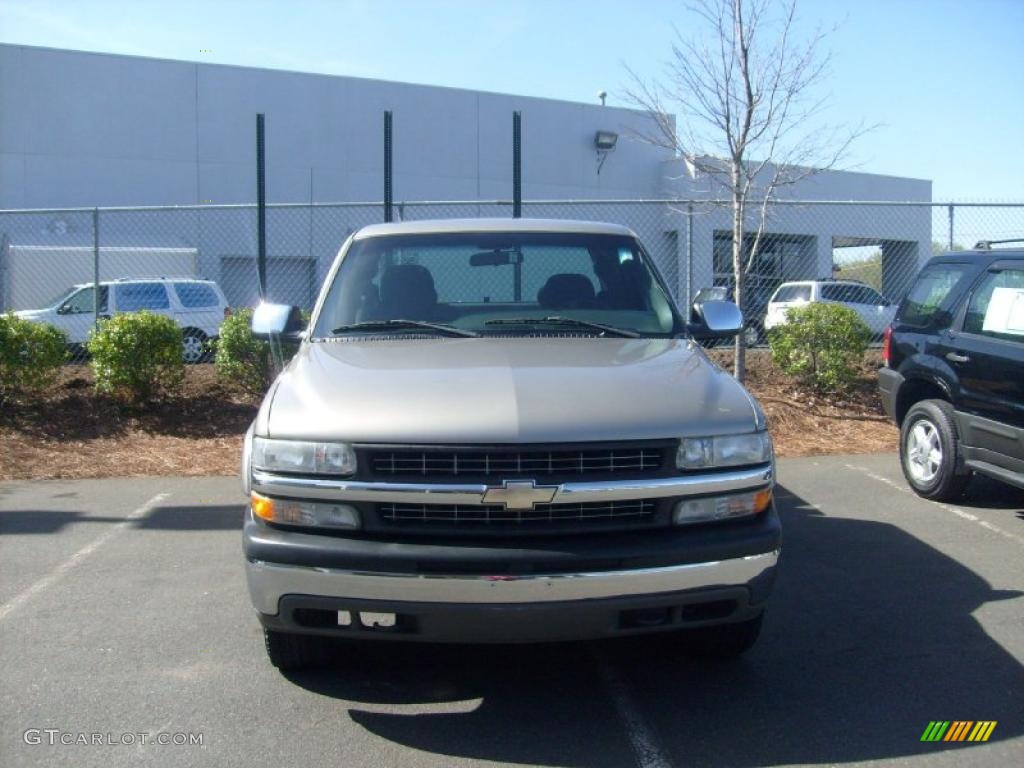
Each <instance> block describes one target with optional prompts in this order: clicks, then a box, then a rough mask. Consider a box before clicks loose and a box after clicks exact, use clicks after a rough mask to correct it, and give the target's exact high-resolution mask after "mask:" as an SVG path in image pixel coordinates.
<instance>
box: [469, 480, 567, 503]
mask: <svg viewBox="0 0 1024 768" xmlns="http://www.w3.org/2000/svg"><path fill="white" fill-rule="evenodd" d="M556 493H558V486H557V485H541V486H538V485H537V484H536V483H535V482H534V481H533V480H526V481H514V480H506V481H505V482H504V483H502V484H501V487H500V488H499V487H493V488H488V489H487V492H486V493H485V494H484V496H483V499H482V501H483V503H484V504H501V505H503V506H504V507H505V509H533V508H534V505H536V504H550V503H551V500H552V499H554V498H555V494H556Z"/></svg>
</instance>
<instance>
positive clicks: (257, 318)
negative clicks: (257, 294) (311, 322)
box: [252, 302, 306, 341]
mask: <svg viewBox="0 0 1024 768" xmlns="http://www.w3.org/2000/svg"><path fill="white" fill-rule="evenodd" d="M305 330H306V323H305V321H304V320H303V319H302V313H301V312H299V308H298V307H293V306H291V305H290V304H267V303H266V302H262V303H260V304H259V306H257V307H256V309H255V310H253V313H252V335H253V336H255V337H256V338H257V339H269V338H270V337H271V336H277V337H280V338H283V339H285V340H287V341H299V340H300V339H301V338H302V333H303V331H305Z"/></svg>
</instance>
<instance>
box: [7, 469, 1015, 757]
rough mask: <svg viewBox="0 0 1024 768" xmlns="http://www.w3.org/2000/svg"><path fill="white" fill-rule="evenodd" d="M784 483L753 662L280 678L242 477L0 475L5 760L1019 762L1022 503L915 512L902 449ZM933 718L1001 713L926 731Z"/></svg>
mask: <svg viewBox="0 0 1024 768" xmlns="http://www.w3.org/2000/svg"><path fill="white" fill-rule="evenodd" d="M779 474H780V487H779V489H778V502H779V506H780V513H781V515H782V518H783V525H784V546H783V561H782V564H781V572H780V578H779V581H778V583H777V587H776V593H775V595H774V596H773V598H772V602H771V604H770V609H769V612H768V615H767V619H766V623H765V630H764V633H763V634H762V637H761V641H760V643H759V644H758V646H757V647H756V648H755V649H754V650H753V651H752V652H750V653H749V654H748V655H747V656H746V657H745V658H744V659H742V660H741V661H738V662H708V661H698V660H692V659H687V658H686V657H683V656H680V655H679V654H678V653H676V652H675V648H674V646H673V644H672V642H671V641H670V640H668V639H650V638H647V639H630V640H628V641H618V642H610V643H573V644H563V645H549V646H533V647H529V646H486V647H456V646H444V647H434V646H411V645H403V646H379V645H378V646H373V647H367V646H360V647H353V648H352V649H351V652H350V653H347V654H346V655H345V656H344V657H343V659H342V660H341V661H340V662H339V664H338V665H337V666H335V667H332V668H331V669H328V670H324V671H321V672H318V673H302V674H295V675H291V676H288V677H286V676H284V675H281V674H280V673H278V672H277V671H276V670H275V669H274V668H272V667H271V666H270V665H269V663H268V662H267V660H266V658H265V655H264V652H263V648H262V637H261V634H260V631H259V629H258V625H257V622H256V620H255V618H254V617H253V616H252V614H251V609H250V607H249V602H248V596H247V594H246V591H245V584H244V576H243V571H242V564H241V547H240V537H239V529H240V524H241V514H242V501H243V500H242V498H241V496H240V491H239V488H238V483H237V481H236V479H234V478H199V479H196V478H156V479H144V480H138V479H132V480H129V479H126V480H88V481H47V482H32V483H8V484H0V724H2V733H0V765H3V766H38V765H51V764H58V763H59V764H66V765H75V766H94V765H95V766H121V765H125V766H127V765H182V766H194V765H199V764H210V765H219V766H247V767H250V768H251V766H262V765H274V766H282V765H284V766H288V765H327V764H329V765H336V766H364V765H366V766H371V765H372V766H377V765H394V766H398V765H401V766H435V765H436V766H453V765H479V764H487V765H497V764H512V765H523V764H525V765H545V766H548V765H560V766H561V765H564V766H632V765H637V766H641V767H642V768H655V767H659V766H666V765H715V766H776V765H795V764H857V763H866V762H868V761H882V762H883V763H886V764H926V763H927V764H929V765H932V764H938V765H950V766H952V765H957V766H959V765H1000V766H1002V765H1014V764H1016V765H1021V764H1024V667H1022V663H1024V591H1022V590H1024V493H1022V492H1017V491H1011V490H1007V489H1004V488H1002V487H1000V486H997V485H995V484H994V483H988V482H984V481H980V482H977V483H976V484H975V486H974V488H973V490H972V494H971V495H970V497H969V498H968V499H966V500H965V501H964V502H963V503H960V504H957V505H938V504H933V503H929V502H925V501H922V500H920V499H918V498H916V497H915V496H913V495H912V494H911V493H909V491H908V490H907V489H906V486H905V483H904V482H903V479H902V476H901V475H900V473H899V468H898V466H897V464H896V460H895V457H893V456H855V457H830V458H820V459H793V460H788V461H783V462H781V466H780V472H779ZM932 720H972V721H977V720H995V721H997V725H996V727H995V729H994V730H993V732H992V735H991V737H990V739H989V741H988V742H987V743H984V744H971V743H967V742H964V743H950V742H938V743H931V742H921V741H920V738H921V735H922V733H923V732H924V730H925V728H926V726H927V725H928V723H929V721H932ZM47 729H49V730H50V732H51V733H47ZM26 732H28V733H26ZM65 734H69V735H70V736H66V735H65ZM79 734H84V735H85V740H86V741H89V740H92V739H93V738H94V737H93V736H92V734H100V736H101V738H100V740H101V741H102V742H103V743H101V744H92V743H86V744H82V743H73V744H61V743H60V741H61V740H62V739H63V740H65V741H67V740H72V741H76V742H81V741H82V738H81V737H80V736H79ZM142 734H145V738H146V741H147V743H146V744H143V743H141V742H142V739H143V736H142ZM157 734H167V735H168V736H166V737H165V738H167V739H170V740H175V739H177V740H182V739H189V738H191V739H192V740H193V741H194V740H196V735H199V737H201V740H202V744H194V743H193V744H188V743H186V744H174V743H171V744H159V745H158V744H153V743H152V740H153V739H155V738H156V737H157ZM178 734H184V737H182V736H178ZM129 735H130V737H131V738H130V741H133V742H134V743H113V744H110V743H107V742H110V741H113V742H121V741H127V740H129ZM50 740H53V741H54V742H55V743H54V744H52V745H51V744H50V743H49V741H50ZM27 742H39V743H27Z"/></svg>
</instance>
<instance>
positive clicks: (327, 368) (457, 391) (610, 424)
mask: <svg viewBox="0 0 1024 768" xmlns="http://www.w3.org/2000/svg"><path fill="white" fill-rule="evenodd" d="M762 425H763V415H762V413H761V410H760V407H759V406H758V405H757V404H756V402H755V401H754V400H753V398H752V397H751V396H750V395H748V394H747V392H746V390H745V389H744V388H743V387H742V386H740V384H739V383H738V382H737V381H736V380H735V379H734V378H733V377H732V376H730V375H729V374H727V373H725V372H724V371H723V370H721V369H720V368H718V367H717V366H715V365H714V364H713V363H711V361H710V360H708V358H707V357H706V356H705V355H704V352H703V350H702V349H701V348H700V346H699V345H697V344H695V343H693V342H691V341H689V340H686V339H598V338H593V339H590V338H583V339H581V338H572V339H567V338H522V339H507V338H503V339H498V338H491V339H487V338H481V339H437V340H404V341H403V340H401V339H389V340H377V341H353V340H346V341H326V342H314V343H306V344H303V345H302V347H301V348H300V350H299V352H298V354H297V355H296V356H295V358H294V359H293V360H292V362H291V363H290V364H289V365H288V366H287V368H286V369H285V371H284V372H283V373H282V374H281V376H280V377H279V378H278V380H277V382H276V383H275V385H274V387H273V388H272V389H271V391H270V393H269V394H268V395H267V399H266V400H265V402H264V404H263V408H261V410H260V415H259V416H258V418H257V422H256V434H259V435H265V436H270V437H281V438H299V439H313V440H343V441H350V442H366V443H564V442H586V441H604V440H644V439H658V438H673V437H681V436H700V435H711V434H735V433H741V432H750V431H752V430H754V429H757V428H759V427H761V426H762Z"/></svg>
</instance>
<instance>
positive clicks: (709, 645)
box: [683, 613, 764, 659]
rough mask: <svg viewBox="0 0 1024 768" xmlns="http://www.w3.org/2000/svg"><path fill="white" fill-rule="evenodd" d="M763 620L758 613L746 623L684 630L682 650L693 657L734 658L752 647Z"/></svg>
mask: <svg viewBox="0 0 1024 768" xmlns="http://www.w3.org/2000/svg"><path fill="white" fill-rule="evenodd" d="M763 620H764V614H763V613H760V614H758V615H757V616H756V617H755V618H753V619H748V620H747V621H738V622H735V623H733V624H721V625H719V626H716V627H701V628H700V629H688V630H685V634H684V639H683V646H684V650H685V651H686V652H687V653H689V654H692V655H695V656H705V657H712V658H719V659H731V658H735V657H737V656H740V655H742V654H744V653H746V652H747V651H749V650H750V649H751V648H753V647H754V643H756V642H757V638H758V637H759V636H760V634H761V622H762V621H763Z"/></svg>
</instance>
